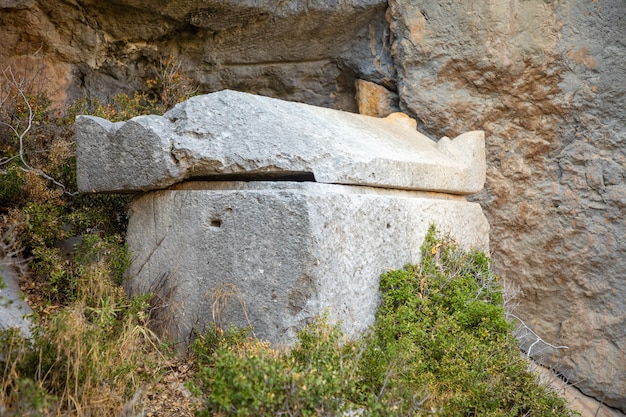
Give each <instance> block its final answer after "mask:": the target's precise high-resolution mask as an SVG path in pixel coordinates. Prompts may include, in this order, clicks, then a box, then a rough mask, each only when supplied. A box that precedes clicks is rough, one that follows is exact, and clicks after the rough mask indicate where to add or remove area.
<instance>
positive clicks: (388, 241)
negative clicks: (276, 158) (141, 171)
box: [127, 182, 489, 345]
mask: <svg viewBox="0 0 626 417" xmlns="http://www.w3.org/2000/svg"><path fill="white" fill-rule="evenodd" d="M431 223H434V224H436V225H437V226H438V227H439V228H440V230H443V231H445V232H449V233H450V234H451V235H452V236H453V237H454V238H455V239H456V240H457V241H458V242H459V244H461V245H462V246H463V247H466V248H468V247H476V248H479V249H483V250H488V241H487V235H488V230H489V225H488V223H487V221H486V219H485V217H484V216H483V214H482V211H481V208H480V206H479V205H478V204H475V203H468V202H467V201H466V200H465V198H464V197H462V196H452V195H445V194H437V193H425V192H418V191H402V190H391V189H381V188H374V187H363V186H343V185H335V184H320V183H313V182H187V183H183V184H179V185H177V186H175V187H173V188H172V189H169V190H163V191H153V192H150V193H147V194H144V195H142V196H139V197H137V198H136V199H135V200H134V201H133V202H132V205H131V209H130V219H129V227H128V234H127V236H128V244H129V248H130V251H131V253H132V254H133V259H132V264H131V267H130V270H129V276H130V277H132V279H131V280H130V281H129V282H128V284H127V285H128V287H129V291H130V292H131V293H133V294H138V293H144V292H153V293H156V294H157V295H158V297H159V298H160V300H161V302H162V304H163V305H162V306H157V308H162V310H159V312H160V314H159V316H158V319H159V320H158V324H160V325H162V326H163V328H164V329H165V330H166V332H169V334H170V336H173V337H175V338H176V339H178V340H180V341H187V340H188V338H189V337H190V333H191V332H192V330H193V329H194V328H196V330H198V331H202V330H203V329H204V328H205V326H206V325H207V324H208V323H210V322H211V321H217V322H218V323H219V324H220V325H222V326H224V327H228V325H229V324H231V323H232V324H234V325H236V326H248V325H252V326H253V328H254V332H255V334H256V336H258V337H261V338H263V339H266V340H269V341H271V342H272V343H273V344H274V345H279V344H289V343H291V342H293V340H294V336H295V332H296V331H297V330H298V329H300V328H301V327H303V326H304V325H305V324H306V323H307V322H309V321H310V320H312V319H313V318H314V317H315V316H319V315H321V314H323V313H325V312H328V315H329V318H330V320H331V321H332V322H336V321H341V323H342V326H343V329H344V330H345V332H346V333H347V334H348V335H349V336H353V337H354V336H357V335H358V334H360V332H362V331H364V330H366V329H367V327H368V326H369V325H370V324H372V323H373V320H374V314H375V310H376V307H377V304H378V301H379V292H378V281H379V277H380V275H381V273H383V272H385V271H386V270H388V269H393V268H401V267H402V266H404V265H405V264H406V263H407V262H418V261H419V258H420V246H421V244H422V242H423V239H424V236H425V234H426V231H427V229H428V227H429V225H430V224H431Z"/></svg>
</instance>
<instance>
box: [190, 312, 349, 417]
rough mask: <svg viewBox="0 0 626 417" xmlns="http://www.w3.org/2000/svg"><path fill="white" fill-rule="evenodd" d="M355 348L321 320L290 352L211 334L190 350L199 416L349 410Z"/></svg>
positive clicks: (232, 333)
mask: <svg viewBox="0 0 626 417" xmlns="http://www.w3.org/2000/svg"><path fill="white" fill-rule="evenodd" d="M344 342H345V343H344ZM357 347H358V344H357V343H354V342H347V341H345V340H343V337H342V334H341V331H340V329H339V327H338V326H330V325H329V324H328V323H327V321H326V319H325V318H322V319H320V320H318V321H315V322H314V323H312V324H311V325H310V326H308V327H307V328H306V329H305V330H303V331H302V332H300V334H299V336H298V342H297V343H296V345H295V346H294V347H293V348H292V349H291V350H273V349H271V348H270V347H269V346H268V345H267V344H266V343H262V342H260V341H258V340H256V339H254V338H247V337H246V336H245V334H242V333H241V332H240V331H237V330H232V329H231V330H229V331H227V332H225V333H222V332H221V331H220V330H219V329H215V328H213V329H212V330H211V331H210V332H209V333H207V336H204V337H201V338H199V339H197V340H196V341H195V342H194V344H193V346H192V350H193V352H194V353H195V355H196V357H197V359H198V362H199V370H198V373H197V375H196V381H195V385H194V386H193V391H194V392H196V394H199V395H202V393H203V392H206V393H207V394H206V397H205V408H204V409H203V410H201V411H200V412H199V415H202V416H210V415H234V416H249V415H258V416H274V415H292V416H317V415H335V414H336V413H338V412H340V411H345V410H349V409H351V408H354V403H352V401H351V400H352V399H357V398H359V394H358V392H357V386H356V380H355V379H354V378H352V377H351V374H352V373H354V371H355V370H356V365H357V360H358V355H356V354H355V353H356V350H357Z"/></svg>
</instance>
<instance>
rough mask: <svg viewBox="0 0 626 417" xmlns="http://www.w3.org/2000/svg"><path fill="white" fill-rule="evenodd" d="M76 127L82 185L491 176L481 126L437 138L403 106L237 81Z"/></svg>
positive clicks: (400, 182) (445, 189)
mask: <svg viewBox="0 0 626 417" xmlns="http://www.w3.org/2000/svg"><path fill="white" fill-rule="evenodd" d="M76 135H77V155H78V157H77V176H78V187H79V190H80V191H82V192H141V191H150V190H157V189H164V188H168V187H170V186H172V185H175V184H177V183H180V182H183V181H187V180H223V179H226V180H241V179H244V180H255V179H256V180H268V179H269V180H283V179H286V180H293V179H296V180H301V181H316V182H321V183H328V184H343V185H364V186H370V187H380V188H396V189H404V190H421V191H434V192H441V193H449V194H459V195H466V194H472V193H476V192H478V191H480V190H481V189H482V187H483V184H484V181H485V171H486V165H485V143H484V133H483V132H482V131H472V132H468V133H464V134H462V135H460V136H458V137H457V138H455V139H452V140H451V139H449V138H446V137H444V138H442V139H440V140H439V142H434V141H432V140H431V139H429V138H428V137H426V136H425V135H423V134H421V133H419V132H418V131H417V129H416V124H415V121H413V120H412V119H410V118H409V117H408V116H406V115H403V114H401V113H395V114H392V115H390V116H388V117H386V118H383V119H381V118H374V117H369V116H362V115H358V114H353V113H347V112H342V111H338V110H331V109H326V108H321V107H315V106H310V105H307V104H302V103H294V102H287V101H282V100H277V99H272V98H268V97H262V96H256V95H252V94H247V93H241V92H236V91H230V90H223V91H220V92H217V93H212V94H207V95H203V96H196V97H193V98H191V99H189V100H187V101H185V102H183V103H180V104H178V105H177V106H175V107H174V108H173V109H171V110H170V111H168V112H166V113H165V114H164V115H163V116H155V115H150V116H139V117H135V118H133V119H131V120H129V121H127V122H118V123H112V122H109V121H107V120H105V119H101V118H97V117H93V116H79V117H78V118H77V120H76Z"/></svg>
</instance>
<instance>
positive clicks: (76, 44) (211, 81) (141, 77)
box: [0, 0, 395, 111]
mask: <svg viewBox="0 0 626 417" xmlns="http://www.w3.org/2000/svg"><path fill="white" fill-rule="evenodd" d="M386 4H387V2H386V1H384V0H339V1H332V2H328V1H322V0H315V1H310V0H306V1H305V0H297V1H288V2H276V1H267V0H266V1H250V0H228V1H222V0H220V1H217V0H210V1H207V0H178V1H166V0H157V1H149V0H115V1H106V2H102V1H96V0H59V1H55V2H50V1H45V0H21V1H18V0H5V1H3V2H1V3H0V31H1V32H2V33H3V36H2V37H1V38H0V62H3V65H7V64H11V63H12V64H13V65H14V66H15V67H18V68H20V69H23V70H24V71H25V73H26V75H32V74H34V73H37V74H39V75H40V76H43V77H45V78H47V80H48V81H49V84H50V85H51V86H55V87H56V91H54V92H53V94H54V98H55V99H56V100H57V101H63V100H64V99H72V98H76V97H79V96H83V95H88V96H99V97H104V98H106V97H110V96H111V95H113V94H115V93H117V92H120V91H134V90H137V89H140V90H145V89H146V88H147V85H146V83H145V82H146V80H147V79H151V78H155V77H157V76H158V75H159V73H160V72H162V71H163V68H164V67H165V68H170V69H171V68H172V67H168V65H167V64H168V62H169V63H171V62H172V59H173V60H174V61H175V62H176V63H181V64H183V65H184V71H183V72H184V73H185V74H186V75H188V76H189V77H190V78H191V79H192V80H193V82H194V83H196V84H197V85H198V86H199V91H200V92H211V91H218V90H222V89H224V88H231V89H236V90H240V91H247V92H250V93H255V94H262V95H266V96H273V97H280V98H283V99H288V100H293V101H302V102H307V103H309V104H315V105H320V106H325V107H332V108H340V109H346V110H352V111H356V102H355V100H354V85H353V84H354V80H355V79H356V78H360V79H364V80H368V81H373V82H376V83H378V84H382V85H385V86H386V87H389V88H392V89H395V73H394V71H395V67H394V66H393V63H392V61H391V57H390V54H389V42H388V39H389V38H388V35H389V30H388V24H387V22H386V21H385V18H384V13H385V9H386ZM163 64H165V66H164V65H163Z"/></svg>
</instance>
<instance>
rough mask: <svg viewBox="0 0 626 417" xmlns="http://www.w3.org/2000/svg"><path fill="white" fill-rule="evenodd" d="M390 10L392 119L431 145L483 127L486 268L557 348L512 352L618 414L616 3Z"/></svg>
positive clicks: (432, 1)
mask: <svg viewBox="0 0 626 417" xmlns="http://www.w3.org/2000/svg"><path fill="white" fill-rule="evenodd" d="M389 5H390V20H391V22H392V23H391V29H392V33H393V38H394V42H393V46H392V51H393V57H394V60H395V62H396V64H397V70H398V93H399V96H400V105H401V108H402V110H403V111H404V112H406V113H408V114H411V115H414V116H415V117H416V118H417V119H418V126H419V128H420V129H421V130H422V131H423V132H426V133H428V134H429V135H436V136H442V135H448V136H450V137H454V136H455V135H456V134H458V133H460V132H462V131H465V130H466V129H468V128H469V129H485V131H486V135H487V138H488V140H487V143H486V147H487V157H488V169H487V183H486V187H485V190H484V191H483V192H482V193H481V194H479V196H478V198H476V199H475V200H476V201H480V203H481V204H482V205H483V207H484V209H485V211H486V214H487V217H488V218H489V221H490V223H491V226H492V228H491V239H490V240H491V243H492V245H491V246H492V255H493V259H494V266H495V268H496V270H497V272H498V273H499V274H500V275H502V276H503V278H504V279H505V280H507V281H509V282H511V283H513V284H515V285H517V286H519V287H520V288H521V290H522V292H523V294H524V297H523V298H521V299H520V305H519V307H518V312H517V313H518V314H517V315H518V316H519V317H520V318H521V319H522V320H524V322H525V323H526V324H527V326H528V327H529V328H530V329H532V331H533V332H535V333H536V335H539V336H540V337H541V338H542V339H543V340H544V341H545V342H547V343H549V344H550V345H553V346H567V347H568V349H553V348H551V347H550V346H548V345H547V344H545V343H543V342H541V341H539V342H538V339H537V336H536V335H535V334H533V333H532V332H530V331H527V332H526V333H525V335H523V337H522V339H521V340H522V347H523V349H525V350H526V351H528V350H531V356H533V357H534V358H535V359H537V360H539V361H541V362H542V363H544V364H545V365H546V366H548V367H551V368H554V369H555V370H556V371H558V372H559V373H560V374H562V375H563V376H564V377H565V378H567V379H568V380H569V381H570V382H572V383H575V384H576V386H577V387H578V388H579V389H581V390H582V391H583V392H584V393H586V394H587V395H590V396H593V397H595V398H597V399H598V400H600V401H603V402H604V403H606V404H608V405H610V406H612V407H617V408H620V409H622V410H624V411H626V359H625V357H624V351H625V348H626V304H625V303H624V300H625V299H626V279H625V278H626V275H625V271H626V240H624V239H623V238H622V237H623V236H625V235H626V222H624V217H625V214H626V182H625V181H626V153H625V151H624V150H625V149H626V142H625V141H626V113H625V112H624V108H626V94H625V93H624V92H625V91H626V78H625V77H624V76H623V68H625V67H626V48H625V47H624V39H626V25H625V24H624V22H625V21H626V3H625V2H624V1H623V0H603V1H599V2H598V1H587V0H572V1H567V2H546V1H543V0H529V1H511V2H502V1H495V0H494V1H484V2H474V3H471V4H470V3H465V2H441V1H436V0H424V1H419V2H415V1H401V0H390V2H389ZM535 342H538V343H535ZM531 346H532V349H531Z"/></svg>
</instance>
